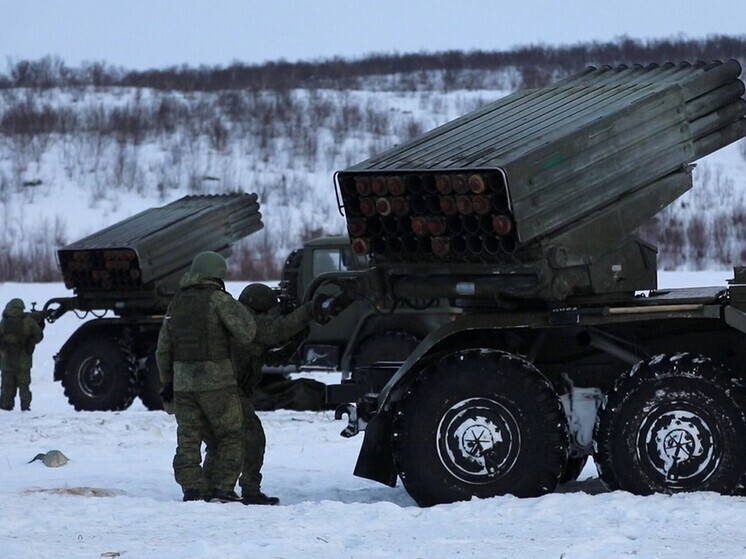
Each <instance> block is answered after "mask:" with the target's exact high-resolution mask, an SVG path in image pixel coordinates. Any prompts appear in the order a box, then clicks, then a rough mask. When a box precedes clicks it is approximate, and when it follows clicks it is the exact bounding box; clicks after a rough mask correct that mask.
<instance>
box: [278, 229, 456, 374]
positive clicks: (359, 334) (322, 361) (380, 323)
mask: <svg viewBox="0 0 746 559" xmlns="http://www.w3.org/2000/svg"><path fill="white" fill-rule="evenodd" d="M369 268H370V262H369V259H368V257H367V255H364V254H355V253H353V252H352V249H351V246H350V240H349V238H348V237H346V236H342V235H338V236H331V237H320V238H317V239H313V240H311V241H308V242H306V243H304V245H303V248H299V249H295V250H294V251H293V252H291V253H290V255H289V256H288V257H287V259H286V261H285V266H284V268H283V277H282V281H281V283H280V292H279V293H280V297H281V298H282V297H284V298H285V303H286V304H287V305H288V306H289V307H290V308H292V307H294V306H296V305H297V304H298V303H299V302H301V301H304V300H308V299H310V297H311V294H312V293H313V292H315V291H317V290H318V289H321V290H322V291H323V290H324V289H327V290H329V291H330V292H333V291H336V290H337V287H334V286H336V285H337V284H338V283H339V281H338V280H339V279H342V280H344V278H346V277H348V275H349V274H348V273H349V272H360V271H364V270H368V269H369ZM326 284H329V285H331V286H332V287H329V288H326V287H323V285H326ZM455 311H456V309H452V308H451V307H449V306H448V304H447V301H445V300H440V299H435V298H420V297H417V298H407V299H403V300H402V301H401V304H399V305H397V306H396V307H395V308H387V309H385V310H383V311H381V310H379V309H377V308H376V307H375V306H374V305H373V304H371V302H370V301H368V300H366V299H363V298H359V299H356V300H354V301H353V303H352V304H350V305H349V306H348V307H347V308H346V309H345V310H344V311H342V312H341V313H340V314H339V315H337V316H335V317H334V318H333V319H331V320H330V321H329V322H328V323H326V324H323V325H322V324H319V323H317V322H313V323H311V325H310V327H309V329H308V331H307V332H303V333H302V336H301V341H300V342H299V343H300V346H299V347H298V346H297V345H293V346H292V348H293V350H292V351H291V352H290V354H289V355H284V356H282V357H281V358H280V359H279V360H277V361H275V362H274V363H272V364H273V365H275V368H274V369H276V368H278V367H279V368H280V370H281V371H319V370H327V371H329V370H333V371H342V372H343V374H345V375H346V374H348V373H349V372H350V371H352V370H353V369H356V368H360V367H365V366H370V365H372V364H373V363H375V362H378V361H381V360H384V359H386V360H400V361H403V360H404V359H406V358H407V357H409V354H410V353H411V352H412V351H413V350H414V348H415V347H417V345H418V344H419V342H420V341H421V340H422V339H423V338H424V337H425V336H426V335H427V334H428V333H429V332H431V331H432V330H435V329H436V328H437V327H439V326H442V325H443V324H445V323H446V322H448V321H449V320H451V318H452V313H453V312H455ZM292 343H293V344H295V343H296V342H295V341H293V342H292ZM296 347H298V350H297V351H295V348H296ZM269 370H272V369H269Z"/></svg>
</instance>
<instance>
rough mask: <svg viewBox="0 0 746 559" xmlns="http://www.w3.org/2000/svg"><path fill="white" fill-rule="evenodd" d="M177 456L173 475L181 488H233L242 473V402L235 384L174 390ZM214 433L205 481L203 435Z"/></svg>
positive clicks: (202, 489)
mask: <svg viewBox="0 0 746 559" xmlns="http://www.w3.org/2000/svg"><path fill="white" fill-rule="evenodd" d="M174 414H175V416H176V423H177V427H176V444H177V446H176V455H175V456H174V462H173V466H174V477H175V478H176V483H178V484H179V485H181V487H182V489H183V490H185V491H186V490H187V489H196V490H200V491H202V492H205V491H208V490H218V491H221V492H225V491H232V490H233V488H234V486H235V485H236V480H237V478H238V475H239V473H240V472H241V462H242V460H243V444H242V441H241V431H242V426H243V421H242V417H241V402H240V401H239V399H238V390H237V389H236V387H235V386H234V387H229V388H221V389H219V390H208V391H204V392H175V393H174ZM206 431H208V432H211V433H214V440H215V458H214V466H213V467H212V472H211V474H210V480H209V481H210V483H209V485H208V484H207V483H206V480H205V477H204V475H203V472H202V466H201V464H202V453H201V449H202V434H203V433H204V432H206Z"/></svg>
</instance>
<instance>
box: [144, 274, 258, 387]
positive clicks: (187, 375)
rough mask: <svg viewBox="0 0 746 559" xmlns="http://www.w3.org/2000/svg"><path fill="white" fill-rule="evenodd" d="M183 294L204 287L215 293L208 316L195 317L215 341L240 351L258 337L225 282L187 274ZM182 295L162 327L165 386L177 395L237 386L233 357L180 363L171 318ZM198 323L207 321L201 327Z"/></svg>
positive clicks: (158, 356) (160, 357) (160, 350)
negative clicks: (224, 285) (175, 356)
mask: <svg viewBox="0 0 746 559" xmlns="http://www.w3.org/2000/svg"><path fill="white" fill-rule="evenodd" d="M179 287H180V289H181V290H182V291H185V290H189V289H197V288H204V287H213V288H215V290H214V291H213V293H212V295H211V296H210V299H209V305H208V310H207V313H206V314H207V316H195V317H194V320H195V328H200V329H206V331H207V332H208V333H209V335H210V337H211V338H213V339H220V340H221V341H222V340H225V341H226V344H229V345H231V346H233V347H236V348H241V349H243V348H245V347H246V346H247V345H248V344H250V343H251V341H252V340H253V339H254V336H255V335H256V323H255V322H254V318H253V317H252V315H251V313H250V312H248V310H247V309H246V307H244V306H243V305H242V304H241V303H239V302H238V301H236V300H235V299H234V298H233V297H232V296H231V295H230V294H229V293H226V291H225V289H224V288H223V285H222V282H220V281H217V280H213V279H211V278H205V277H202V276H200V275H198V274H193V273H190V272H188V273H186V274H185V275H184V277H183V278H182V279H181V283H180V285H179ZM178 304H179V295H178V294H177V296H176V297H174V300H173V301H172V302H171V305H170V306H169V309H168V311H166V317H165V318H164V320H163V324H162V325H161V330H160V333H159V335H158V347H157V349H156V362H157V363H158V371H159V374H160V379H161V382H162V383H163V384H168V383H172V384H173V387H174V391H176V392H202V391H206V390H216V389H218V388H224V387H227V386H235V385H236V375H235V372H234V369H233V363H232V361H231V359H230V357H229V356H226V358H225V359H219V360H212V361H209V360H208V361H176V360H175V359H174V355H175V348H174V345H175V344H174V335H173V333H172V325H171V322H170V316H171V313H172V311H173V310H174V305H178ZM196 321H204V322H201V323H197V322H196Z"/></svg>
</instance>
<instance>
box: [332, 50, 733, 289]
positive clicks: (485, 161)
mask: <svg viewBox="0 0 746 559" xmlns="http://www.w3.org/2000/svg"><path fill="white" fill-rule="evenodd" d="M740 74H741V66H740V65H739V63H738V62H736V61H734V60H731V61H728V62H725V63H721V62H719V61H715V62H711V63H704V62H698V63H695V64H690V63H686V62H683V63H679V64H673V63H667V64H662V65H658V64H650V65H648V66H632V67H627V66H617V67H603V68H600V69H598V68H593V67H590V68H588V69H586V70H585V71H583V72H581V73H579V74H577V75H575V76H571V77H569V78H567V79H564V80H562V81H560V82H557V83H555V84H553V85H550V86H548V87H545V88H541V89H537V90H526V91H518V92H516V93H513V94H511V95H508V96H506V97H503V98H502V99H499V100H498V101H496V102H494V103H491V104H489V105H487V106H485V107H483V108H481V109H479V110H477V111H474V112H472V113H469V114H467V115H464V116H462V117H460V118H458V119H456V120H454V121H452V122H449V123H447V124H444V125H443V126H440V127H438V128H435V129H434V130H432V131H430V132H428V133H426V134H424V135H423V136H420V137H418V138H415V139H414V140H412V141H410V142H407V143H405V144H402V145H400V146H397V147H395V148H393V149H391V150H388V151H386V152H384V153H382V154H380V155H377V156H374V157H372V158H371V159H368V160H366V161H363V162H362V163H359V164H357V165H355V166H353V167H351V168H349V169H346V170H344V171H340V172H338V173H337V174H336V176H335V180H336V184H337V192H338V202H339V206H340V210H343V213H344V215H345V218H346V221H347V229H348V233H349V235H350V238H351V242H352V247H353V250H354V251H355V252H356V253H357V254H361V255H370V256H371V257H373V258H374V260H375V261H376V263H377V264H382V265H394V266H397V263H398V269H403V268H402V266H403V267H404V268H406V266H407V265H409V264H413V265H417V267H418V268H419V269H423V267H422V266H421V265H420V264H423V263H424V264H426V266H425V267H426V268H428V269H431V270H432V271H433V273H437V270H438V269H447V270H449V273H450V271H452V270H454V269H455V268H453V266H451V264H470V263H477V268H479V267H480V266H481V268H482V269H483V270H484V272H483V273H496V272H497V273H500V270H506V273H511V272H510V265H511V264H515V263H521V264H529V265H533V266H535V267H538V268H541V269H542V270H546V269H547V266H549V267H550V268H552V269H560V268H563V266H565V265H567V266H570V265H573V266H577V265H581V266H589V262H592V261H595V262H599V261H600V260H601V259H603V255H608V254H609V253H610V252H611V251H614V250H617V247H619V246H621V245H622V244H624V243H627V244H629V239H630V238H631V237H632V234H633V232H634V230H635V229H636V228H637V227H639V226H640V225H642V224H643V223H644V222H645V221H646V220H647V219H649V218H651V217H653V216H654V215H655V214H656V213H658V212H659V211H660V210H661V209H662V208H663V207H665V206H666V205H668V204H670V203H671V202H673V201H674V200H675V199H676V198H678V197H679V196H681V195H682V194H683V193H684V192H686V191H687V190H688V189H690V188H691V184H692V183H691V168H690V166H689V165H690V163H692V162H693V161H695V160H697V159H699V158H701V157H703V156H705V155H707V154H709V153H712V152H714V151H716V150H718V149H720V148H722V147H723V146H725V145H727V144H730V143H732V142H735V141H737V140H738V139H740V138H742V137H743V136H744V135H746V120H744V118H743V117H744V114H746V101H744V99H743V98H742V96H743V94H744V84H743V82H742V81H741V80H740V79H739V77H740ZM641 250H642V251H643V252H644V251H645V250H647V249H641ZM635 251H637V249H629V248H624V249H622V252H624V253H625V255H626V256H625V257H624V258H626V259H628V260H629V258H630V254H633V253H635ZM653 252H654V249H653ZM558 255H559V256H558ZM634 258H637V257H634ZM607 260H608V262H613V261H614V260H615V257H613V255H612V256H609V257H608V258H607ZM622 260H623V259H622ZM638 260H639V258H638ZM539 261H542V262H539ZM440 264H443V266H439V265H440ZM654 264H655V263H654V255H653V270H652V273H651V272H645V276H646V277H645V278H641V281H640V282H633V283H634V288H635V289H641V288H653V287H655V286H654V285H652V286H648V287H646V285H645V284H649V283H651V281H654V279H652V280H650V279H649V278H654V275H655V270H654V268H655V265H654ZM433 265H435V267H433ZM634 266H635V267H636V268H638V269H640V270H642V269H643V268H649V267H650V266H649V258H648V257H644V258H643V259H642V260H641V261H639V262H638V263H637V264H635V265H634ZM463 269H466V268H463ZM469 269H472V270H473V269H475V268H474V267H473V266H471V267H470V268H469ZM550 273H554V272H551V270H550ZM580 273H581V274H583V272H580ZM540 274H541V275H544V276H546V275H547V274H546V273H545V272H544V271H542V272H540ZM584 274H585V275H586V276H588V275H591V276H592V275H594V274H596V275H597V272H585V273H584ZM577 275H578V274H577V273H576V274H575V276H577ZM621 275H624V274H617V276H620V277H621ZM626 275H627V277H629V274H626ZM572 281H573V282H576V283H577V282H580V283H583V281H586V280H582V279H577V278H576V277H574V278H573V279H572ZM606 283H608V282H606ZM629 285H630V287H631V286H632V284H629ZM604 289H606V287H605V288H604ZM622 289H625V288H624V287H622Z"/></svg>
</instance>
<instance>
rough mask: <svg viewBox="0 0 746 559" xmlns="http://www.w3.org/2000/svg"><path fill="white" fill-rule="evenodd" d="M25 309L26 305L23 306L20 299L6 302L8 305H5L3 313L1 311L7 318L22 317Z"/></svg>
mask: <svg viewBox="0 0 746 559" xmlns="http://www.w3.org/2000/svg"><path fill="white" fill-rule="evenodd" d="M25 308H26V305H24V304H23V301H22V300H21V299H11V300H10V301H8V304H7V305H5V311H3V315H7V316H23V310H24V309H25Z"/></svg>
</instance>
